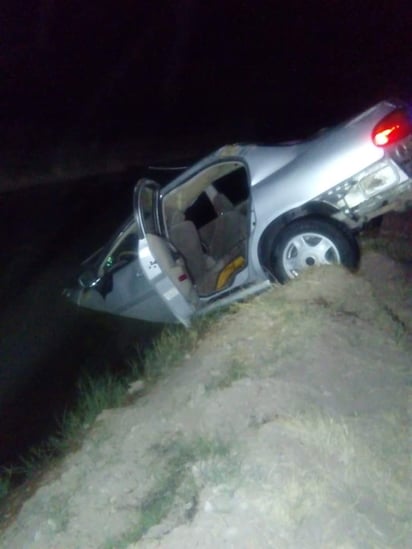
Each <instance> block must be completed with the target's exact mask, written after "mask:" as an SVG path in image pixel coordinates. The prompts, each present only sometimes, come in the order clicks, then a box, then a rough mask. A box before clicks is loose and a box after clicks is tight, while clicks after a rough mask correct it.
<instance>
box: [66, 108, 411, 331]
mask: <svg viewBox="0 0 412 549" xmlns="http://www.w3.org/2000/svg"><path fill="white" fill-rule="evenodd" d="M411 178H412V116H411V111H410V108H409V106H408V105H407V104H405V103H403V102H400V101H398V100H391V101H383V102H380V103H378V104H377V105H375V106H373V107H372V108H370V109H369V110H367V111H365V112H362V113H361V114H359V115H358V116H356V117H355V118H352V119H351V120H349V121H347V122H344V123H343V124H341V125H339V126H337V127H334V128H332V129H327V130H323V131H321V132H319V133H318V134H317V135H315V136H314V137H312V138H311V139H308V140H305V141H301V142H293V143H285V144H279V145H277V146H257V145H238V144H236V145H227V146H225V147H222V148H221V149H219V150H217V151H216V152H214V153H213V154H211V155H210V156H207V157H206V158H204V159H203V160H201V161H200V162H198V163H196V164H195V165H194V166H192V167H191V168H189V169H188V170H186V171H184V172H183V173H181V174H180V175H179V176H178V177H176V178H175V179H174V180H172V181H171V182H170V183H169V184H167V185H166V186H165V187H163V188H160V186H159V185H158V184H157V183H156V182H155V181H152V180H149V179H142V180H140V181H139V182H138V183H137V185H136V187H135V190H134V204H133V206H134V215H133V216H132V217H131V218H130V219H128V220H127V221H126V222H125V223H124V225H123V226H122V228H121V229H120V230H119V232H118V233H117V234H116V235H114V237H113V239H112V240H111V241H110V242H109V243H108V244H107V245H106V246H104V247H103V248H102V249H101V250H99V251H98V252H96V254H94V255H93V256H92V257H91V258H89V259H88V260H86V261H85V262H84V264H83V273H82V274H81V275H80V277H79V282H78V287H77V288H73V289H69V290H66V291H65V293H66V295H67V296H68V297H69V298H70V299H71V300H72V301H74V302H75V303H76V304H78V305H80V306H82V307H88V308H91V309H96V310H100V311H106V312H109V313H113V314H116V315H123V316H128V317H133V318H139V319H144V320H149V321H155V322H176V321H179V322H182V323H183V324H184V325H186V326H188V325H189V323H190V321H191V319H192V318H193V317H194V316H196V315H199V314H204V313H206V312H209V311H211V310H213V309H216V308H217V307H221V306H223V305H226V304H229V303H231V302H233V301H237V300H240V299H243V298H245V297H246V296H249V295H251V294H255V293H257V292H261V291H262V290H264V289H266V288H268V287H269V286H270V284H271V282H273V281H278V282H282V283H283V282H285V281H287V280H288V279H292V278H294V277H296V276H298V275H299V273H300V272H301V271H302V270H303V269H306V268H307V267H310V266H313V265H322V264H333V263H341V264H343V265H345V266H347V267H348V268H350V269H354V268H356V266H357V264H358V259H359V249H358V246H357V242H356V237H355V234H356V232H358V231H359V230H360V229H361V228H362V227H363V226H364V225H365V224H366V223H367V222H368V221H370V220H371V219H373V218H374V217H376V216H380V215H382V214H383V213H385V212H388V211H390V210H396V209H399V210H401V209H405V207H409V206H410V204H411V197H412V192H411V191H412V179H411Z"/></svg>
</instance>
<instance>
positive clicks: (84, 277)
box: [79, 270, 101, 289]
mask: <svg viewBox="0 0 412 549" xmlns="http://www.w3.org/2000/svg"><path fill="white" fill-rule="evenodd" d="M100 281H101V277H100V276H96V273H95V272H93V271H91V270H88V271H85V272H84V273H82V274H81V275H80V276H79V284H80V286H81V287H82V288H85V289H87V288H94V287H96V286H97V285H98V284H99V282H100Z"/></svg>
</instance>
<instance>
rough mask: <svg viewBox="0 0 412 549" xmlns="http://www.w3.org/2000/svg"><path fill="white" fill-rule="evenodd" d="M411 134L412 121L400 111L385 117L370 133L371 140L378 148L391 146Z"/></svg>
mask: <svg viewBox="0 0 412 549" xmlns="http://www.w3.org/2000/svg"><path fill="white" fill-rule="evenodd" d="M410 133H412V121H411V119H410V118H409V116H408V113H407V112H406V111H404V110H402V109H398V110H396V111H393V112H391V114H388V116H385V118H383V119H382V120H381V121H380V122H379V124H377V125H376V126H375V128H374V129H373V132H372V140H373V142H374V143H375V145H377V146H378V147H385V146H386V145H392V144H393V143H396V142H397V141H399V140H400V139H403V138H404V137H406V136H407V135H409V134H410Z"/></svg>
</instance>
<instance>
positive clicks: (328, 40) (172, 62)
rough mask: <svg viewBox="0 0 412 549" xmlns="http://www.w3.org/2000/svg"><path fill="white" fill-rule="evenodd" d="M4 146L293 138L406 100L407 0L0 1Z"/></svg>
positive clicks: (411, 19) (409, 82)
mask: <svg viewBox="0 0 412 549" xmlns="http://www.w3.org/2000/svg"><path fill="white" fill-rule="evenodd" d="M0 9H1V11H0V24H1V28H0V48H1V51H0V71H1V73H0V74H1V102H2V105H3V108H2V109H1V120H0V122H1V123H2V125H3V127H4V128H5V129H4V130H3V132H2V134H3V138H5V137H6V136H11V137H9V138H10V139H12V138H15V137H16V135H17V136H18V135H19V132H24V131H25V132H29V133H30V131H31V132H33V133H35V135H36V139H37V140H39V139H43V140H46V141H47V139H55V138H56V136H57V137H60V138H61V137H62V136H64V135H69V134H70V135H72V136H73V135H74V136H76V135H78V136H79V138H82V139H84V138H85V136H87V135H91V136H96V135H97V136H99V137H101V138H103V139H104V138H107V139H113V140H115V139H116V138H119V137H124V136H129V135H130V136H149V135H159V134H162V135H173V134H175V133H176V132H179V134H182V133H183V134H185V133H187V134H193V133H194V132H207V133H210V132H211V133H213V131H216V130H217V129H219V130H221V128H222V126H224V127H225V128H228V130H229V133H230V135H233V137H234V138H236V136H239V138H241V139H244V140H247V139H248V138H249V139H251V140H266V139H268V140H271V139H276V138H289V137H296V135H297V134H299V133H304V132H307V131H312V130H314V129H317V128H319V126H324V125H330V124H333V123H334V122H336V121H338V120H339V119H341V118H342V117H346V116H348V115H351V114H353V113H354V112H356V110H362V109H363V108H365V107H367V106H368V105H370V104H373V103H374V102H375V101H377V100H380V99H382V98H384V97H387V96H393V95H395V96H396V95H400V96H403V97H405V96H406V97H410V96H411V89H412V71H411V69H412V63H411V51H412V48H411V27H412V25H411V23H412V8H411V4H410V1H409V0H405V1H399V0H391V1H389V0H356V1H354V0H345V1H338V0H323V1H315V2H313V1H310V0H308V1H301V2H296V1H293V0H292V1H287V2H280V1H275V0H273V1H267V2H259V1H247V0H243V1H242V0H237V1H234V0H224V1H222V0H219V1H217V0H208V1H203V0H178V1H168V2H164V1H154V2H153V1H152V2H148V1H136V0H130V1H129V0H116V1H115V0H106V1H104V0H103V1H99V2H97V1H88V2H85V1H84V0H72V1H67V2H66V1H63V0H3V2H2V3H1V8H0Z"/></svg>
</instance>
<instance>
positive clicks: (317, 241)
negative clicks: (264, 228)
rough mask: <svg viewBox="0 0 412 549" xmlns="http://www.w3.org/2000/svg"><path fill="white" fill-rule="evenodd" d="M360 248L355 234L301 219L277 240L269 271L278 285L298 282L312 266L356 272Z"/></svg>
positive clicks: (319, 221)
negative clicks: (294, 280)
mask: <svg viewBox="0 0 412 549" xmlns="http://www.w3.org/2000/svg"><path fill="white" fill-rule="evenodd" d="M358 262H359V247H358V244H357V241H356V239H355V237H354V236H353V235H352V233H351V232H350V231H349V230H348V229H346V228H345V227H343V226H339V225H338V224H337V223H334V222H332V221H329V220H326V219H319V218H305V219H298V220H296V221H293V222H292V223H290V224H289V225H287V226H286V227H285V228H284V229H283V230H282V231H281V232H280V233H279V235H278V236H277V237H276V238H275V240H274V242H273V244H272V247H271V254H270V270H271V272H272V273H273V275H274V276H275V277H276V279H277V280H278V281H279V282H282V283H283V282H287V281H288V280H291V279H293V278H296V277H297V276H298V275H299V273H301V272H302V271H303V270H305V269H306V268H308V267H311V266H317V265H329V264H341V265H344V266H345V267H347V268H349V269H355V268H356V267H357V265H358Z"/></svg>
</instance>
